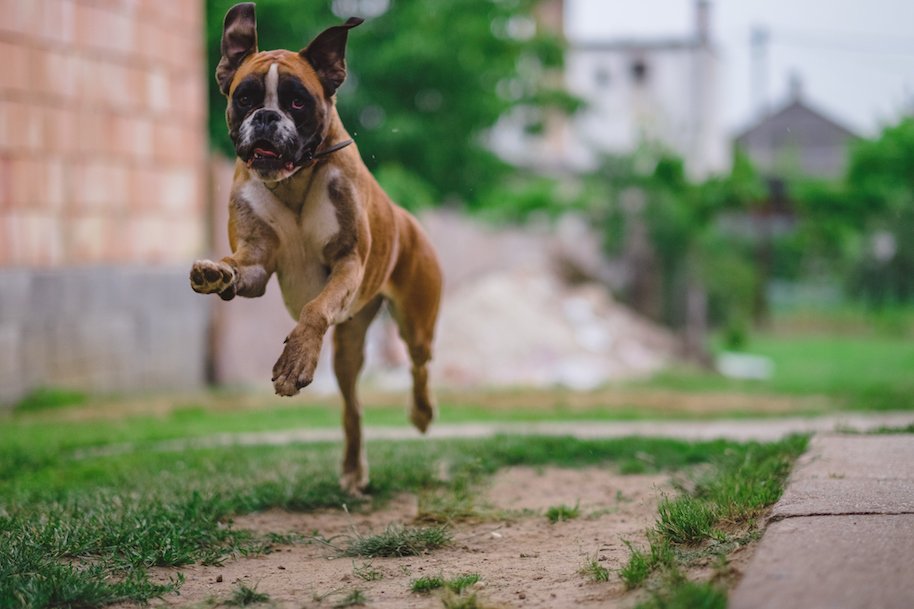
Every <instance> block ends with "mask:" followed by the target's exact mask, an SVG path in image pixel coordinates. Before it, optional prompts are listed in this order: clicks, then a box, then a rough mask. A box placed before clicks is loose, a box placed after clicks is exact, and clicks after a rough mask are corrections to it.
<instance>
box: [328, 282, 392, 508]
mask: <svg viewBox="0 0 914 609" xmlns="http://www.w3.org/2000/svg"><path fill="white" fill-rule="evenodd" d="M382 301H383V298H382V297H381V296H378V297H376V298H375V299H374V300H372V301H371V302H369V303H368V304H367V305H365V307H364V308H362V310H361V311H359V312H358V313H357V314H356V315H355V316H354V317H353V318H352V319H350V320H349V321H346V322H344V323H341V324H338V325H337V326H335V327H334V329H333V371H334V372H335V373H336V380H337V383H338V384H339V387H340V393H342V394H343V431H344V433H345V436H346V441H345V448H344V452H343V473H342V476H341V477H340V486H341V487H342V489H343V490H344V491H346V492H347V493H349V494H350V495H356V496H358V495H361V493H362V491H364V490H365V488H366V487H367V486H368V460H367V458H366V456H365V445H364V443H363V441H362V407H361V405H360V404H359V399H358V396H357V394H356V383H357V381H358V377H359V372H360V371H361V370H362V365H363V364H364V363H365V333H366V332H367V331H368V326H369V325H371V321H372V320H373V319H374V318H375V315H377V313H378V309H380V307H381V302H382Z"/></svg>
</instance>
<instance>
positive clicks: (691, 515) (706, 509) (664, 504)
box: [657, 495, 717, 544]
mask: <svg viewBox="0 0 914 609" xmlns="http://www.w3.org/2000/svg"><path fill="white" fill-rule="evenodd" d="M658 511H659V513H660V519H659V520H658V521H657V530H658V531H660V533H661V535H663V536H664V537H665V538H667V539H669V540H670V541H671V542H673V543H682V544H696V543H699V542H701V541H704V540H705V539H708V538H709V537H711V535H712V531H713V527H714V524H715V523H716V522H717V512H716V511H715V510H714V508H712V507H711V506H710V505H708V504H707V503H706V502H704V501H702V500H701V499H697V498H695V497H691V496H689V495H682V496H679V497H677V498H675V499H670V498H668V497H664V498H663V499H661V500H660V505H659V507H658Z"/></svg>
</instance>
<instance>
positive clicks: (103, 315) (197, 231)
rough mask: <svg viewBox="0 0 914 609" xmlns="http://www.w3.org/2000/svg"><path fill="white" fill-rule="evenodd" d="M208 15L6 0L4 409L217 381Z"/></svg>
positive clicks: (0, 7)
mask: <svg viewBox="0 0 914 609" xmlns="http://www.w3.org/2000/svg"><path fill="white" fill-rule="evenodd" d="M203 19H204V6H203V0H0V57H2V58H3V61H2V63H0V404H2V403H3V402H7V403H8V402H10V401H12V400H15V399H17V398H18V397H19V396H21V395H22V394H23V393H24V392H25V391H27V390H29V389H31V388H34V387H37V386H42V385H46V386H73V387H78V388H82V389H86V390H90V391H126V390H129V389H131V388H133V387H138V388H144V389H149V388H171V387H187V386H189V385H192V384H201V383H202V382H203V381H204V367H205V365H206V364H205V362H206V357H207V350H206V341H207V340H208V339H207V330H206V328H207V325H208V321H207V319H208V315H209V314H208V306H207V303H206V302H205V301H204V299H200V300H193V296H194V295H193V294H192V293H190V290H189V287H188V286H187V271H188V268H189V264H190V262H191V261H192V260H193V258H194V257H196V256H197V255H198V254H200V253H201V252H202V251H203V250H204V249H205V244H206V229H205V227H206V224H207V222H206V210H207V197H208V179H207V175H208V174H207V172H208V144H207V135H206V119H207V114H206V83H207V82H208V80H209V78H211V77H212V76H211V75H210V74H208V73H206V59H205V53H204V24H203ZM191 381H193V382H191Z"/></svg>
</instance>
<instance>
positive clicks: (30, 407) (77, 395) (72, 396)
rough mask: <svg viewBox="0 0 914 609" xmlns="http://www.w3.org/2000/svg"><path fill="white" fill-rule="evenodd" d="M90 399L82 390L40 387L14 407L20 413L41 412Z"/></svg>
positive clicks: (79, 403) (79, 404) (78, 404)
mask: <svg viewBox="0 0 914 609" xmlns="http://www.w3.org/2000/svg"><path fill="white" fill-rule="evenodd" d="M88 400H89V397H88V396H87V395H86V394H85V393H83V392H81V391H73V390H71V389H58V388H53V387H40V388H38V389H34V390H32V391H30V392H29V393H28V394H27V395H26V396H25V397H23V398H22V399H21V400H19V402H17V403H16V405H15V406H14V407H13V409H14V410H15V411H16V412H19V413H23V412H41V411H45V410H55V409H58V408H68V407H70V406H81V405H82V404H85V403H86V402H87V401H88Z"/></svg>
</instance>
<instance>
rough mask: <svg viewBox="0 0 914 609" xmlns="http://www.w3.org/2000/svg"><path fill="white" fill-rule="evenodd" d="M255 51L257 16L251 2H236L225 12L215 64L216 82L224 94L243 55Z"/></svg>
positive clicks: (226, 92)
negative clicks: (217, 63)
mask: <svg viewBox="0 0 914 609" xmlns="http://www.w3.org/2000/svg"><path fill="white" fill-rule="evenodd" d="M256 52H257V17H256V16H255V13H254V3H253V2H242V3H241V4H236V5H235V6H233V7H232V8H230V9H229V12H227V13H226V14H225V21H224V23H223V25H222V59H220V60H219V65H218V66H216V82H217V83H219V89H220V90H221V91H222V93H223V94H224V95H228V94H229V88H230V87H231V85H232V79H233V78H234V77H235V72H237V71H238V67H239V66H240V65H241V64H242V62H244V59H245V57H247V56H248V55H251V54H252V53H256Z"/></svg>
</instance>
